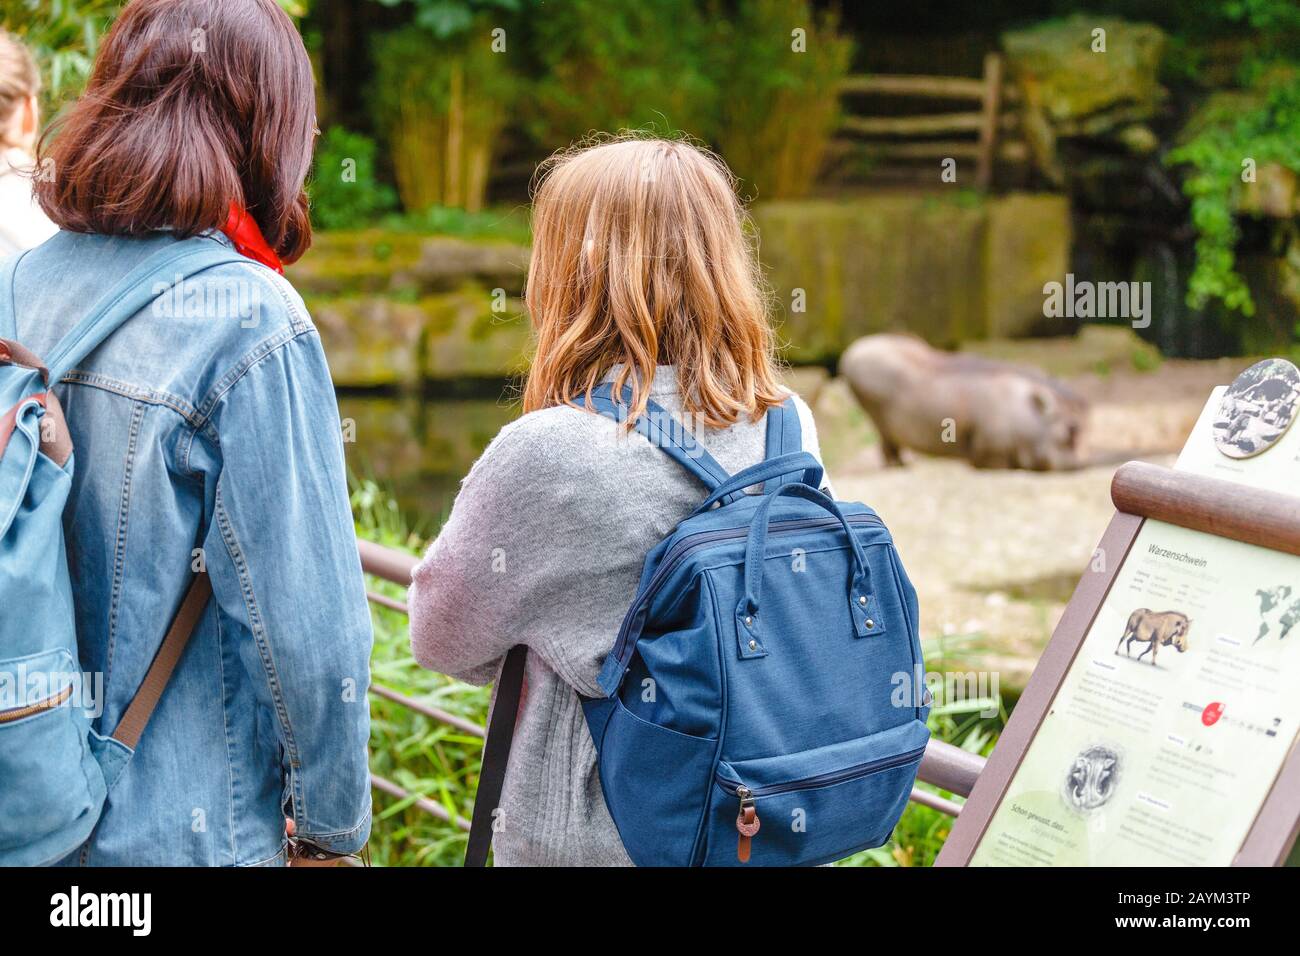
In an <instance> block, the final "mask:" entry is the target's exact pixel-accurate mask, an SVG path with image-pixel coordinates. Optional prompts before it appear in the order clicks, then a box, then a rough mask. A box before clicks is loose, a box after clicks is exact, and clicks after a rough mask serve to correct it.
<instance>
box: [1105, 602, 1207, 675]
mask: <svg viewBox="0 0 1300 956" xmlns="http://www.w3.org/2000/svg"><path fill="white" fill-rule="evenodd" d="M1191 626H1192V622H1191V621H1190V620H1189V619H1188V617H1187V615H1186V614H1181V613H1179V612H1178V611H1160V612H1159V613H1157V612H1156V611H1152V610H1151V609H1149V608H1145V607H1140V608H1138V609H1137V610H1136V611H1134V612H1133V613H1132V614H1130V615H1129V616H1128V625H1127V626H1126V627H1125V628H1124V636H1123V637H1121V638H1120V639H1119V644H1124V642H1125V641H1127V642H1128V643H1127V644H1125V647H1124V653H1125V654H1126V655H1127V656H1129V657H1132V656H1133V654H1132V648H1133V642H1134V641H1138V642H1139V643H1145V644H1146V645H1147V647H1146V650H1144V651H1143V652H1142V653H1141V654H1139V655H1138V656H1137V659H1138V660H1142V658H1144V657H1146V656H1147V653H1148V652H1150V654H1151V666H1152V667H1154V666H1155V663H1156V654H1157V653H1158V652H1159V649H1160V648H1161V647H1162V646H1164V645H1166V644H1172V645H1174V647H1175V648H1177V649H1178V653H1179V654H1181V653H1183V651H1185V650H1187V632H1188V630H1190V629H1191ZM1119 644H1116V645H1115V653H1116V654H1118V653H1119Z"/></svg>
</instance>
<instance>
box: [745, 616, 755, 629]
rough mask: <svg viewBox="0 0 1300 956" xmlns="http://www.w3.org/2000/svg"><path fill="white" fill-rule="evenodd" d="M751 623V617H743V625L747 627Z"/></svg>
mask: <svg viewBox="0 0 1300 956" xmlns="http://www.w3.org/2000/svg"><path fill="white" fill-rule="evenodd" d="M753 623H754V619H753V618H752V617H747V618H745V627H749V626H750V625H751V624H753Z"/></svg>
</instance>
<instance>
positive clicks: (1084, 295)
mask: <svg viewBox="0 0 1300 956" xmlns="http://www.w3.org/2000/svg"><path fill="white" fill-rule="evenodd" d="M1043 296H1044V299H1043V315H1045V316H1047V317H1048V318H1051V319H1059V318H1067V319H1128V320H1129V321H1130V322H1131V323H1132V325H1133V328H1135V329H1145V328H1147V327H1148V326H1149V325H1150V324H1151V283H1150V282H1090V281H1088V280H1087V279H1075V277H1074V273H1073V272H1070V273H1067V274H1066V276H1065V282H1064V283H1061V282H1048V283H1045V284H1044V285H1043Z"/></svg>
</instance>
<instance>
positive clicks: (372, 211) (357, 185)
mask: <svg viewBox="0 0 1300 956" xmlns="http://www.w3.org/2000/svg"><path fill="white" fill-rule="evenodd" d="M376 149H377V147H376V146H375V141H374V140H372V139H371V138H370V137H369V136H365V135H363V134H361V133H354V132H352V131H350V130H347V129H344V128H343V127H341V126H332V127H330V128H329V129H328V130H326V131H325V134H324V135H323V136H322V137H321V140H320V144H319V145H318V146H317V147H316V163H315V168H314V172H313V175H312V181H311V185H310V193H311V215H312V220H313V221H314V222H315V223H316V225H318V226H320V227H321V228H322V229H355V228H357V227H359V226H365V225H369V224H371V223H372V222H374V221H375V220H376V219H377V218H378V217H379V216H381V215H383V214H384V213H387V212H390V211H392V210H393V209H395V208H396V206H397V195H396V193H394V192H393V188H392V187H391V186H389V185H388V184H387V183H385V182H383V181H382V180H380V179H379V177H378V175H377V173H376V171H375V152H376Z"/></svg>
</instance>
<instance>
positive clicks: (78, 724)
mask: <svg viewBox="0 0 1300 956" xmlns="http://www.w3.org/2000/svg"><path fill="white" fill-rule="evenodd" d="M65 656H66V655H63V654H62V653H61V652H52V653H45V654H40V655H34V656H32V657H29V658H23V659H20V660H14V661H6V662H0V672H4V673H6V674H7V675H8V676H9V677H10V678H11V679H12V680H14V683H12V684H10V686H11V687H19V686H22V685H21V684H20V683H19V682H18V681H17V680H16V678H17V676H18V675H21V674H25V673H29V672H30V673H36V672H48V671H44V666H45V665H48V664H50V663H52V662H55V660H56V659H57V663H59V664H62V663H63V658H64V657H65ZM68 660H69V662H70V658H69V659H68ZM50 670H53V668H51V669H50ZM59 673H60V680H59V681H58V682H57V683H53V684H51V685H50V686H49V687H48V688H43V689H41V690H40V692H38V693H31V694H27V695H25V696H23V697H22V698H21V699H8V697H7V698H6V699H5V700H4V703H3V705H0V781H3V785H0V860H4V859H5V856H4V851H6V850H13V849H15V848H17V847H27V846H31V845H35V844H38V843H39V842H40V840H41V838H42V837H46V836H49V835H51V834H54V833H56V832H58V831H60V830H63V829H65V828H68V827H71V826H73V825H74V824H75V823H76V822H77V821H79V820H81V819H84V818H87V817H88V815H93V814H94V813H95V812H96V811H97V810H98V809H99V807H98V803H99V801H100V800H102V799H103V797H102V794H98V795H97V794H96V793H95V792H94V789H95V788H94V786H93V783H94V781H93V780H91V779H88V777H87V774H86V769H87V767H90V768H91V769H94V766H95V765H94V761H93V759H91V758H90V757H89V753H88V751H87V744H86V726H85V721H84V715H83V712H82V711H81V710H80V709H79V708H78V707H77V706H75V701H73V700H71V698H72V697H73V693H74V690H75V684H74V680H73V677H72V675H70V674H68V675H66V679H64V675H63V674H62V673H61V672H59ZM70 839H75V838H70ZM75 845H76V843H75V842H72V843H71V844H70V846H69V847H68V849H71V847H72V846H75ZM11 862H12V861H11Z"/></svg>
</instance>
